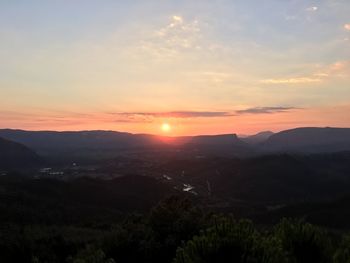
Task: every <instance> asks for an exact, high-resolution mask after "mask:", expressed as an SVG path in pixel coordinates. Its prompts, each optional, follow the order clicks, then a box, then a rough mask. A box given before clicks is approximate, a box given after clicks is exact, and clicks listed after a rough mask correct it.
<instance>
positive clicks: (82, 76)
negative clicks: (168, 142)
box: [0, 0, 350, 136]
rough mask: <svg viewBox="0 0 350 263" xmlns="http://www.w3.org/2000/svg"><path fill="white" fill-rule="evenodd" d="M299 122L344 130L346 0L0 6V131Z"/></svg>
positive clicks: (278, 126) (349, 34) (250, 127)
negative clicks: (5, 129) (11, 129)
mask: <svg viewBox="0 0 350 263" xmlns="http://www.w3.org/2000/svg"><path fill="white" fill-rule="evenodd" d="M164 124H167V125H166V126H167V129H162V127H164ZM305 126H318V127H325V126H334V127H350V1H349V0H318V1H316V0H315V1H308V0H172V1H171V0H134V1H124V0H113V1H112V0H103V1H98V0H94V1H93V0H75V1H71V0H61V1H58V0H50V1H39V0H38V1H36V0H0V128H18V129H27V130H96V129H98V130H117V131H126V132H132V133H153V134H162V133H167V134H168V135H172V136H177V135H194V134H219V133H238V134H253V133H256V132H259V131H263V130H271V131H280V130H284V129H289V128H294V127H305Z"/></svg>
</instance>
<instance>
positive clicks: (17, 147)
mask: <svg viewBox="0 0 350 263" xmlns="http://www.w3.org/2000/svg"><path fill="white" fill-rule="evenodd" d="M41 162H42V160H41V159H40V157H39V156H38V155H37V154H36V153H35V152H34V151H32V150H31V149H29V148H28V147H26V146H24V145H21V144H19V143H16V142H12V141H9V140H5V139H2V138H0V169H21V168H26V167H34V166H37V165H38V164H40V163H41Z"/></svg>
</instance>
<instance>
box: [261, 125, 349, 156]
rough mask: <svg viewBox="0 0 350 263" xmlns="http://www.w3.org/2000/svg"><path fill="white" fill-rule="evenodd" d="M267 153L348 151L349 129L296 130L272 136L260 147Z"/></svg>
mask: <svg viewBox="0 0 350 263" xmlns="http://www.w3.org/2000/svg"><path fill="white" fill-rule="evenodd" d="M260 150H262V151H265V152H266V151H267V152H305V153H322V152H339V151H349V150H350V128H328V127H327V128H296V129H291V130H286V131H282V132H279V133H276V134H274V135H272V136H271V137H270V138H268V139H267V140H266V142H265V143H263V145H262V146H261V149H260Z"/></svg>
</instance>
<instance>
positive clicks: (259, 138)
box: [0, 127, 350, 162]
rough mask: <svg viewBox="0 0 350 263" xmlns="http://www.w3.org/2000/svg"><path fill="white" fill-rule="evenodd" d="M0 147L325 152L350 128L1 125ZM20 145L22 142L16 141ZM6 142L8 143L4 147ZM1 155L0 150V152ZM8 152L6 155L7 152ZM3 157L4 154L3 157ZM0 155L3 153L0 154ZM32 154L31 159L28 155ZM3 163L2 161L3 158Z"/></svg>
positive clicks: (349, 139)
mask: <svg viewBox="0 0 350 263" xmlns="http://www.w3.org/2000/svg"><path fill="white" fill-rule="evenodd" d="M0 138H4V139H6V140H10V141H12V142H13V143H12V144H11V143H10V142H8V141H4V140H2V144H1V145H0V150H1V151H2V152H3V154H4V152H5V151H7V152H8V154H12V153H14V152H15V150H11V151H14V152H12V153H11V151H10V150H9V149H12V148H13V149H17V151H19V149H21V151H22V152H23V155H25V156H29V155H31V156H32V158H34V156H36V155H35V153H34V152H32V151H31V150H29V148H30V149H32V150H33V151H35V152H37V153H38V154H39V155H42V156H58V155H77V156H79V155H84V154H85V153H86V154H95V155H101V156H109V155H110V154H112V155H113V154H117V153H122V152H128V151H149V150H155V149H156V150H159V149H174V148H176V149H177V150H179V151H186V152H191V151H192V152H194V153H197V154H211V155H218V156H227V157H245V156H252V155H263V154H270V153H327V152H339V151H350V128H329V127H326V128H317V127H310V128H295V129H291V130H285V131H281V132H278V133H272V132H261V133H258V134H256V135H252V136H248V137H244V138H242V137H238V136H237V135H236V134H222V135H200V136H182V137H166V136H156V135H149V134H131V133H124V132H115V131H71V132H57V131H24V130H12V129H1V130H0ZM19 144H22V145H23V146H21V145H19ZM10 145H12V146H10ZM4 156H5V155H4ZM8 156H10V155H8ZM6 158H7V157H6ZM2 159H3V160H6V159H5V157H3V158H2ZM34 159H35V158H34ZM3 162H6V161H3Z"/></svg>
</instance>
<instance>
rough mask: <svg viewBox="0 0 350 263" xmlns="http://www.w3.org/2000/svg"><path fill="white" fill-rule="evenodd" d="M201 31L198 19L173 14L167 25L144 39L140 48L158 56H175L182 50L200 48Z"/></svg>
mask: <svg viewBox="0 0 350 263" xmlns="http://www.w3.org/2000/svg"><path fill="white" fill-rule="evenodd" d="M200 32H201V28H200V23H199V21H198V20H196V19H195V20H191V21H187V20H186V19H185V18H184V17H183V16H181V15H173V16H171V17H170V19H169V22H168V23H167V24H166V25H164V26H163V27H161V28H158V29H155V30H154V31H153V32H152V33H151V35H150V36H148V38H145V39H144V40H142V41H141V43H140V46H139V48H138V49H139V50H140V51H142V52H145V53H147V54H150V55H152V56H154V57H156V58H161V59H164V58H168V57H175V56H177V55H178V53H179V52H181V51H184V50H189V49H198V48H200V41H199V40H200Z"/></svg>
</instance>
